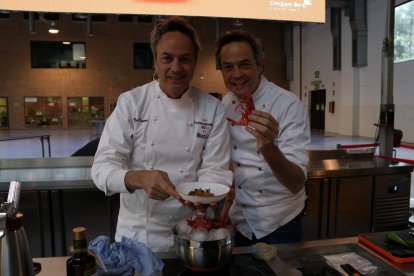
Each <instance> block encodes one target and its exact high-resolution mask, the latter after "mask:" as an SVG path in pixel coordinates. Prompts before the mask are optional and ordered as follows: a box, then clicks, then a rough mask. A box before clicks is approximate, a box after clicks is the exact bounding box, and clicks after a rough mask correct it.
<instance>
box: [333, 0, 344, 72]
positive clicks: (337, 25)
mask: <svg viewBox="0 0 414 276" xmlns="http://www.w3.org/2000/svg"><path fill="white" fill-rule="evenodd" d="M331 34H332V46H333V59H332V60H333V70H341V40H342V35H341V9H340V8H331Z"/></svg>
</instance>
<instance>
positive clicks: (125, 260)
mask: <svg viewBox="0 0 414 276" xmlns="http://www.w3.org/2000/svg"><path fill="white" fill-rule="evenodd" d="M89 250H91V251H93V252H94V253H95V255H97V256H98V257H99V258H100V259H101V261H102V264H100V261H98V262H97V263H98V268H97V275H107V276H108V275H123V276H133V275H136V274H135V273H136V272H138V273H139V275H142V276H154V275H161V272H162V268H163V267H164V263H163V262H162V260H161V259H160V258H159V257H158V256H157V255H155V254H154V253H153V252H152V251H151V250H150V249H148V248H147V247H146V246H145V244H143V243H141V242H138V241H135V240H132V239H129V238H126V237H122V239H121V242H114V243H112V244H110V239H109V238H108V237H106V236H99V237H97V238H95V239H94V240H92V241H91V242H90V243H89Z"/></svg>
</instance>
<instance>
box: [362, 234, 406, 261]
mask: <svg viewBox="0 0 414 276" xmlns="http://www.w3.org/2000/svg"><path fill="white" fill-rule="evenodd" d="M393 232H394V233H395V234H397V235H398V236H400V237H401V238H402V239H403V240H412V241H414V237H412V236H411V235H409V234H408V230H401V231H393ZM358 241H359V242H360V243H362V244H364V245H366V246H368V247H370V248H371V249H372V250H374V251H376V252H378V253H380V254H381V255H384V256H385V257H387V258H389V259H391V260H392V261H393V262H396V263H412V262H414V247H406V246H404V245H400V244H399V243H396V242H394V241H390V240H388V239H387V238H386V237H385V232H379V233H367V234H360V235H359V236H358Z"/></svg>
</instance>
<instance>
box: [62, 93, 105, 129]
mask: <svg viewBox="0 0 414 276" xmlns="http://www.w3.org/2000/svg"><path fill="white" fill-rule="evenodd" d="M94 120H104V97H68V127H90V126H91V124H92V123H93V121H94Z"/></svg>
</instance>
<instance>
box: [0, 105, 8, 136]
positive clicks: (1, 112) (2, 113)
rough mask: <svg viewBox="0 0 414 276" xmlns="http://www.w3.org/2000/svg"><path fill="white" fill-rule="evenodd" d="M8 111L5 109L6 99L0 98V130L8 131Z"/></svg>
mask: <svg viewBox="0 0 414 276" xmlns="http://www.w3.org/2000/svg"><path fill="white" fill-rule="evenodd" d="M8 114H9V111H8V108H7V98H6V97H0V129H9V115H8Z"/></svg>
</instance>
